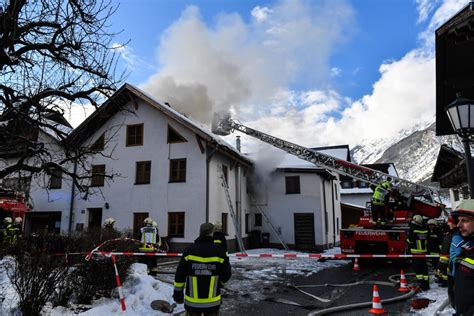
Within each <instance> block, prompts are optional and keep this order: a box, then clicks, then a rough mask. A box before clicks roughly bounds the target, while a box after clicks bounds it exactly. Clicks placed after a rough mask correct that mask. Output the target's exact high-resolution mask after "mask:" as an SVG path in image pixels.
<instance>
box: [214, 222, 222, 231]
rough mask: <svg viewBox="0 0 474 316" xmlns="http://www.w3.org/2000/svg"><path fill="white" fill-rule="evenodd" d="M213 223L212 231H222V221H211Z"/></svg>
mask: <svg viewBox="0 0 474 316" xmlns="http://www.w3.org/2000/svg"><path fill="white" fill-rule="evenodd" d="M213 225H214V231H215V232H220V231H222V223H221V222H219V221H216V222H214V223H213Z"/></svg>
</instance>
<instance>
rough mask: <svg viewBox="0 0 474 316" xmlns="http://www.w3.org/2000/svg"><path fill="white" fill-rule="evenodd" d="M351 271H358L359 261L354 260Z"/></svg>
mask: <svg viewBox="0 0 474 316" xmlns="http://www.w3.org/2000/svg"><path fill="white" fill-rule="evenodd" d="M352 270H353V271H359V270H360V268H359V259H357V258H355V260H354V266H353V267H352Z"/></svg>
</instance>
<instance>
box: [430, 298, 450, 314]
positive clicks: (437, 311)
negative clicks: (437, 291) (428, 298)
mask: <svg viewBox="0 0 474 316" xmlns="http://www.w3.org/2000/svg"><path fill="white" fill-rule="evenodd" d="M448 305H449V297H448V298H446V299H445V300H444V301H443V303H441V305H440V306H439V307H438V308H437V309H436V310H435V311H434V313H433V316H436V315H438V314H439V313H441V312H442V311H444V309H445V308H446V307H447V306H448Z"/></svg>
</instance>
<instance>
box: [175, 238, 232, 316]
mask: <svg viewBox="0 0 474 316" xmlns="http://www.w3.org/2000/svg"><path fill="white" fill-rule="evenodd" d="M230 276H231V268H230V263H229V258H228V257H227V256H226V254H225V252H224V249H222V247H221V246H218V245H216V244H214V239H213V237H210V236H201V237H199V238H198V239H196V240H195V241H194V244H192V245H190V246H189V247H188V248H187V249H186V250H184V252H183V256H182V257H181V260H180V262H179V265H178V268H177V269H176V275H175V282H174V290H175V291H177V292H181V293H182V291H183V289H184V288H185V287H186V292H185V296H184V307H185V309H186V310H187V311H190V312H195V313H210V312H215V311H218V310H219V307H220V304H221V293H220V289H221V286H223V285H224V284H225V283H226V282H227V281H228V280H229V279H230Z"/></svg>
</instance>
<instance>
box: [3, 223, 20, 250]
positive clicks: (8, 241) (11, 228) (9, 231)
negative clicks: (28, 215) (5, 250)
mask: <svg viewBox="0 0 474 316" xmlns="http://www.w3.org/2000/svg"><path fill="white" fill-rule="evenodd" d="M20 234H21V229H20V227H18V225H14V224H8V225H7V226H6V227H5V229H4V230H3V244H4V245H7V246H10V245H14V244H15V243H16V241H17V240H18V237H19V236H20Z"/></svg>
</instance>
